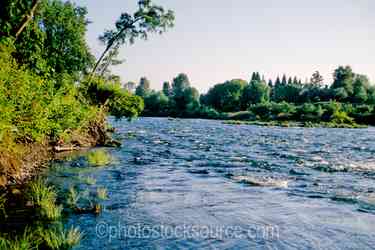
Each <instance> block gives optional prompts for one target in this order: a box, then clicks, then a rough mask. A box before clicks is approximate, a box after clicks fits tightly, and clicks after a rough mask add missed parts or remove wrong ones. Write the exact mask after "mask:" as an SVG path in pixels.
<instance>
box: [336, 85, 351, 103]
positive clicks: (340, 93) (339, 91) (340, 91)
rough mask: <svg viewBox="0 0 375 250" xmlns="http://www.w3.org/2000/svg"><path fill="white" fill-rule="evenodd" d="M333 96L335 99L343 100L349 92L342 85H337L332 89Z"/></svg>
mask: <svg viewBox="0 0 375 250" xmlns="http://www.w3.org/2000/svg"><path fill="white" fill-rule="evenodd" d="M333 96H334V98H335V99H336V100H337V101H345V100H347V98H348V97H349V94H348V92H347V91H346V89H345V88H344V87H339V88H334V89H333Z"/></svg>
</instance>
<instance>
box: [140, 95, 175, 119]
mask: <svg viewBox="0 0 375 250" xmlns="http://www.w3.org/2000/svg"><path fill="white" fill-rule="evenodd" d="M144 101H145V109H144V112H143V114H145V115H148V116H166V115H168V108H169V99H168V97H167V96H165V95H164V93H163V92H162V91H158V92H155V91H152V92H151V94H149V95H148V96H146V97H145V98H144Z"/></svg>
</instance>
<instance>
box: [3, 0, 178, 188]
mask: <svg viewBox="0 0 375 250" xmlns="http://www.w3.org/2000/svg"><path fill="white" fill-rule="evenodd" d="M138 7H139V8H138V10H136V11H135V13H134V14H128V13H122V15H121V17H120V19H119V21H117V22H116V28H115V29H114V30H113V31H105V32H104V35H102V36H100V37H99V38H100V40H101V41H102V42H103V43H104V44H105V45H106V48H107V49H106V53H104V54H103V55H104V56H103V58H99V60H98V61H97V63H96V64H95V63H94V62H95V58H94V56H93V55H92V54H91V53H90V50H89V47H88V45H87V42H86V39H85V37H86V30H87V25H88V24H89V21H88V19H87V9H86V8H85V7H80V6H77V5H76V4H74V3H72V2H70V1H63V0H33V1H30V0H15V1H13V0H12V1H10V0H4V1H2V2H1V8H0V111H1V112H0V186H1V185H3V184H4V183H5V182H6V179H7V178H8V177H9V176H11V175H12V174H14V173H13V170H14V169H16V168H15V165H20V162H21V161H22V159H23V157H24V156H25V152H26V151H25V150H24V149H25V148H29V147H30V146H28V145H35V144H38V145H43V147H48V146H59V145H63V144H69V143H73V141H75V142H77V141H82V137H85V136H86V137H87V136H93V137H94V136H97V137H100V138H103V137H105V136H106V135H105V116H106V114H110V115H113V116H115V117H116V118H122V117H126V118H129V119H130V118H132V117H135V116H138V115H139V114H140V113H141V111H142V110H143V107H144V103H143V100H142V98H140V97H138V96H136V95H133V94H132V93H131V92H129V90H128V89H127V88H125V87H122V85H121V83H120V82H121V79H120V78H119V77H118V76H115V75H113V74H112V73H111V72H110V68H109V67H110V66H111V65H115V64H119V63H121V62H122V61H121V60H118V59H117V58H116V57H117V56H118V54H119V49H120V46H121V45H122V44H129V43H133V42H134V41H135V39H136V38H138V37H140V38H144V39H145V38H147V35H148V33H150V32H151V33H152V32H157V33H161V32H163V31H166V29H167V28H169V27H171V26H172V25H173V21H174V14H173V12H172V11H169V10H164V8H162V7H161V6H158V5H154V4H153V3H152V1H150V0H139V1H138ZM96 69H98V71H96ZM102 130H103V131H102ZM73 137H76V139H74V138H73ZM73 139H74V140H73ZM93 140H95V139H93ZM101 141H102V140H101ZM93 143H94V142H93ZM99 143H104V142H99ZM78 145H80V143H78ZM85 145H87V140H86V141H85Z"/></svg>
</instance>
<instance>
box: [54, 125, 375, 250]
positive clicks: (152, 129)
mask: <svg viewBox="0 0 375 250" xmlns="http://www.w3.org/2000/svg"><path fill="white" fill-rule="evenodd" d="M111 123H112V124H113V126H114V127H115V128H116V129H117V133H116V137H117V139H119V140H121V141H122V143H123V146H122V147H121V148H119V149H108V150H109V152H110V153H111V155H112V156H113V157H114V158H115V159H116V160H115V161H114V162H113V163H112V164H111V165H110V166H107V167H104V168H96V169H91V170H90V171H87V169H85V168H83V167H80V166H79V162H78V163H77V160H73V161H66V162H62V163H60V165H64V166H65V168H63V169H64V171H66V172H67V173H68V172H69V168H71V169H75V170H76V169H77V168H78V169H82V172H80V170H78V171H71V172H69V173H73V172H74V173H75V174H77V173H78V174H79V175H80V176H85V175H87V176H91V177H93V178H95V179H96V180H97V182H96V184H95V186H96V187H97V186H101V187H105V188H107V190H108V196H109V199H108V200H106V201H105V202H104V207H105V209H104V211H103V212H102V213H101V214H100V215H99V216H95V215H72V216H70V217H69V219H68V220H67V221H66V225H67V226H70V225H74V226H79V227H80V228H81V230H82V231H83V232H84V234H85V237H84V239H83V240H82V242H81V244H80V246H78V247H77V248H76V249H82V250H83V249H373V248H374V247H375V140H374V139H375V129H374V128H368V129H357V130H355V129H324V128H277V127H258V126H248V125H225V124H223V123H222V122H221V121H210V120H198V119H196V120H188V119H187V120H183V119H167V118H141V119H138V120H136V121H133V122H131V123H129V122H127V121H112V122H111ZM60 174H61V171H60ZM51 175H54V177H56V176H58V175H56V173H51ZM66 176H71V175H64V176H60V177H64V178H61V179H63V183H64V185H69V180H70V179H69V178H66ZM249 179H250V181H249ZM55 181H56V178H55ZM263 184H264V185H263Z"/></svg>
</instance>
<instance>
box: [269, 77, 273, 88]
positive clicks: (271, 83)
mask: <svg viewBox="0 0 375 250" xmlns="http://www.w3.org/2000/svg"><path fill="white" fill-rule="evenodd" d="M268 87H270V88H273V82H272V80H271V79H269V80H268Z"/></svg>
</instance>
